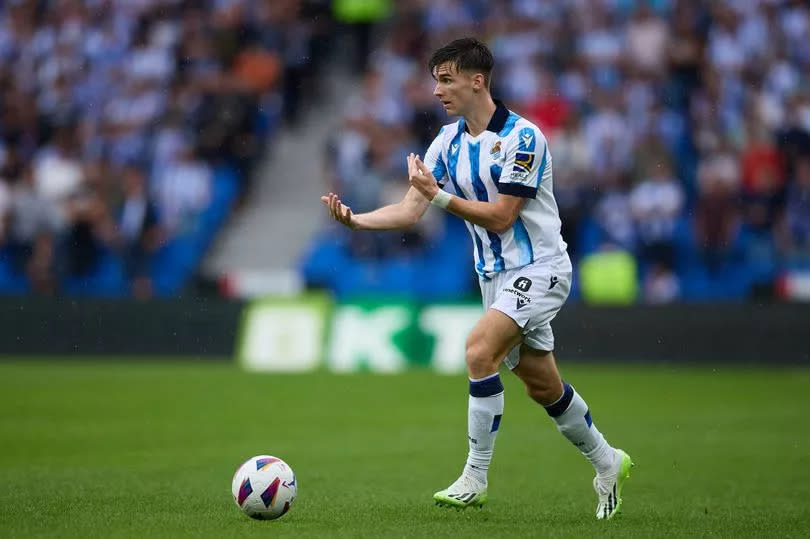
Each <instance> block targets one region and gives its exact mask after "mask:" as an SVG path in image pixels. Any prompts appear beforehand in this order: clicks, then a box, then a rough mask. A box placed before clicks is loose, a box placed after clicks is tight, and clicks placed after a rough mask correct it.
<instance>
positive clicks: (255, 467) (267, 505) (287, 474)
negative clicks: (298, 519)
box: [231, 455, 298, 520]
mask: <svg viewBox="0 0 810 539" xmlns="http://www.w3.org/2000/svg"><path fill="white" fill-rule="evenodd" d="M231 492H232V493H233V500H234V501H235V502H236V505H238V506H239V508H240V509H241V510H242V511H244V512H245V514H246V515H248V516H249V517H251V518H256V519H259V520H272V519H274V518H278V517H280V516H281V515H283V514H284V513H286V512H287V511H289V510H290V506H292V504H293V502H294V501H295V495H296V493H297V492H298V485H296V482H295V473H294V472H293V470H292V468H290V467H289V465H287V463H286V462H284V461H283V460H281V459H280V458H277V457H271V456H270V455H259V456H258V457H253V458H250V459H248V460H247V461H246V462H245V463H244V464H242V465H241V466H240V467H239V469H238V470H236V473H235V474H234V475H233V482H232V483H231Z"/></svg>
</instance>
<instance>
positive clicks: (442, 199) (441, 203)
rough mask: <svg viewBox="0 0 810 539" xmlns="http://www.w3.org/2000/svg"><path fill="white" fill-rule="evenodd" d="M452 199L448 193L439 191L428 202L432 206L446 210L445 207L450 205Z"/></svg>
mask: <svg viewBox="0 0 810 539" xmlns="http://www.w3.org/2000/svg"><path fill="white" fill-rule="evenodd" d="M451 198H453V195H451V194H450V193H448V192H447V191H442V190H441V189H439V192H438V193H436V196H434V197H433V200H431V201H430V203H431V204H433V205H434V206H438V207H440V208H441V209H443V210H445V209H447V206H448V205H449V204H450V199H451Z"/></svg>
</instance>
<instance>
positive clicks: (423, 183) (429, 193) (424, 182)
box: [408, 154, 439, 200]
mask: <svg viewBox="0 0 810 539" xmlns="http://www.w3.org/2000/svg"><path fill="white" fill-rule="evenodd" d="M408 181H409V182H410V184H411V185H412V186H413V187H414V188H415V189H416V190H417V191H419V192H420V193H422V196H424V197H425V198H426V199H428V200H433V197H434V196H436V193H438V192H439V185H438V184H437V183H436V178H435V177H434V176H433V173H432V172H431V171H430V170H429V169H428V168H427V166H426V165H425V164H424V163H423V162H422V160H421V159H419V156H418V155H414V154H410V155H409V156H408Z"/></svg>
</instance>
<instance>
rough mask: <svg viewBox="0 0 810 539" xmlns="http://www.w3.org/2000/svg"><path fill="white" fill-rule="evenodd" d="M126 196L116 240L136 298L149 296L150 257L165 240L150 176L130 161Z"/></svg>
mask: <svg viewBox="0 0 810 539" xmlns="http://www.w3.org/2000/svg"><path fill="white" fill-rule="evenodd" d="M121 180H122V196H121V201H120V203H119V207H118V209H117V212H116V213H117V223H116V224H117V227H116V228H117V237H116V238H115V240H116V243H117V245H118V247H119V249H121V250H122V251H123V257H124V261H125V263H126V271H127V277H128V278H129V280H130V283H131V285H132V292H133V294H134V295H135V297H136V298H139V299H146V298H148V297H150V296H151V295H152V293H153V291H152V281H151V277H150V259H151V256H152V255H153V254H154V253H155V252H156V251H157V249H158V248H159V247H160V246H161V244H162V243H163V241H164V234H163V231H162V229H161V227H160V226H159V225H158V212H157V208H156V207H155V204H154V203H153V202H152V200H151V199H150V197H149V193H148V191H147V185H146V175H145V174H144V171H143V170H141V168H140V167H138V166H136V165H134V164H130V165H128V166H126V167H125V168H124V170H123V173H122V177H121Z"/></svg>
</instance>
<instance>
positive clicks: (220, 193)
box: [0, 0, 311, 298]
mask: <svg viewBox="0 0 810 539" xmlns="http://www.w3.org/2000/svg"><path fill="white" fill-rule="evenodd" d="M301 7H302V6H301V2H291V1H286V0H285V1H280V2H266V1H257V0H251V1H236V0H235V1H219V0H218V1H213V0H211V1H199V2H190V1H180V0H137V1H132V0H54V1H47V2H42V1H25V0H23V1H14V2H3V3H2V7H0V222H1V223H2V227H0V293H3V294H29V293H35V294H47V295H52V294H67V295H91V296H104V297H124V296H130V295H134V296H137V297H141V298H145V297H150V296H153V295H157V296H176V295H178V294H180V293H181V292H182V291H183V290H184V288H185V287H187V286H188V284H189V282H190V280H191V279H192V278H193V276H194V274H195V271H196V270H197V267H198V266H199V264H200V261H201V259H202V256H203V254H204V252H205V251H206V249H207V247H208V246H209V244H210V243H211V241H212V239H213V237H214V235H215V234H216V233H217V231H218V230H219V229H220V228H221V227H222V225H223V223H224V222H225V220H226V219H227V218H228V216H229V215H230V214H231V212H232V211H234V209H235V208H236V207H237V206H238V204H239V201H240V198H241V197H244V196H245V193H246V192H247V190H248V187H249V186H248V181H249V179H250V176H251V174H250V172H251V170H252V168H253V166H254V164H255V162H256V160H257V158H258V157H259V155H260V153H261V152H263V151H264V148H265V146H266V144H267V142H268V141H269V140H270V139H271V138H272V135H273V133H274V132H275V131H276V129H277V127H278V125H279V124H280V122H282V121H284V120H288V121H292V120H294V118H295V114H296V112H297V108H298V107H299V99H298V95H297V94H298V92H299V87H300V84H292V83H290V81H296V80H297V81H299V82H300V71H301V69H302V67H303V66H302V63H305V62H306V61H307V56H306V54H299V52H300V50H301V48H302V47H307V46H308V45H309V40H310V39H311V33H307V32H305V31H303V30H305V29H306V28H304V27H305V26H306V24H308V23H306V19H305V17H307V16H308V15H307V13H306V12H304V11H303V10H302V9H301ZM302 21H303V24H298V23H299V22H302ZM293 32H294V33H293Z"/></svg>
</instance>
